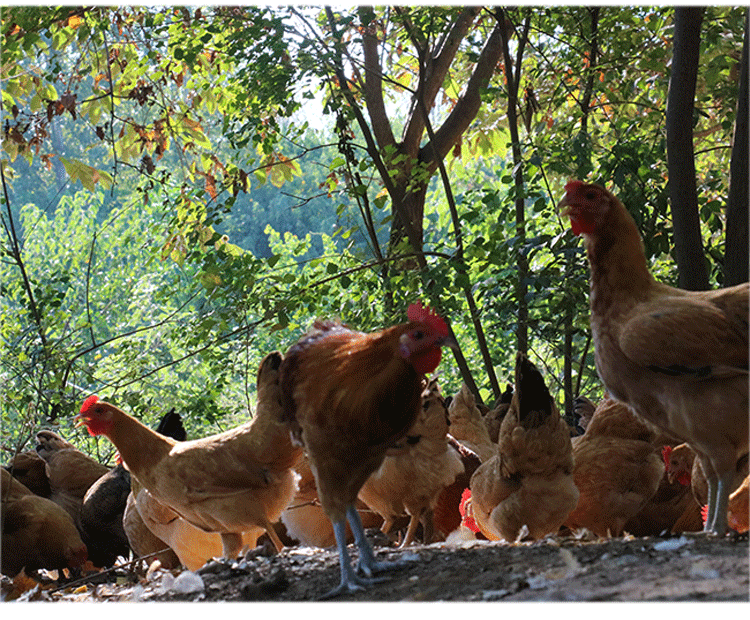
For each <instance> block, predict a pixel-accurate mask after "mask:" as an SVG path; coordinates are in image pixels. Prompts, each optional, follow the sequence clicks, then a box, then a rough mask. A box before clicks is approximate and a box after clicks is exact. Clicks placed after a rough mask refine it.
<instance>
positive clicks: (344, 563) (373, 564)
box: [319, 506, 406, 600]
mask: <svg viewBox="0 0 750 620" xmlns="http://www.w3.org/2000/svg"><path fill="white" fill-rule="evenodd" d="M347 521H348V522H349V527H350V528H351V530H352V533H353V534H354V542H355V543H356V545H357V548H358V549H359V561H358V563H357V570H356V572H355V570H354V569H353V568H352V565H351V559H350V557H349V552H348V551H347V546H346V522H347ZM333 533H334V535H335V536H336V546H337V547H338V552H339V566H340V568H341V582H340V583H339V585H338V586H336V587H335V588H333V590H330V591H329V592H326V593H325V594H324V595H323V596H321V597H320V599H319V600H325V599H330V598H334V597H336V596H339V595H340V594H346V593H348V592H357V591H360V590H364V589H365V586H369V585H373V584H376V583H383V582H384V581H388V578H384V577H374V576H373V575H375V574H376V573H380V572H384V571H387V570H392V569H396V568H401V567H402V566H404V565H405V564H406V563H405V562H378V561H376V560H375V553H374V552H373V550H372V545H371V544H370V541H369V540H367V537H366V536H365V531H364V527H363V526H362V520H361V519H360V516H359V513H358V512H357V510H356V509H355V508H354V506H349V507H348V508H347V510H346V518H345V519H342V520H341V521H335V522H333ZM358 572H361V573H364V575H365V576H364V577H360V576H359V575H357V573H358Z"/></svg>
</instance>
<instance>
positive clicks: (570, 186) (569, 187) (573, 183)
mask: <svg viewBox="0 0 750 620" xmlns="http://www.w3.org/2000/svg"><path fill="white" fill-rule="evenodd" d="M584 185H586V184H585V183H584V182H583V181H578V180H576V179H573V180H570V181H568V183H567V184H566V185H565V191H566V192H573V191H575V190H577V189H580V188H581V187H583V186H584Z"/></svg>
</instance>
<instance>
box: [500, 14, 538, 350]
mask: <svg viewBox="0 0 750 620" xmlns="http://www.w3.org/2000/svg"><path fill="white" fill-rule="evenodd" d="M498 14H499V18H498V19H499V21H503V22H504V20H505V14H504V11H499V12H498ZM530 25H531V15H530V14H529V13H527V15H526V19H525V21H524V26H523V32H521V33H520V34H519V40H518V46H517V48H516V57H515V59H514V58H513V57H512V56H511V52H510V46H509V45H508V39H509V36H508V33H507V32H506V31H505V29H502V30H501V33H502V43H503V63H504V67H505V80H506V83H507V96H508V105H507V114H508V129H509V130H510V139H511V151H512V153H513V169H514V174H513V186H514V192H515V207H516V238H517V245H518V258H517V260H516V266H517V269H518V273H517V274H516V288H515V296H516V303H518V322H517V324H516V346H517V349H518V351H519V352H520V353H522V354H523V355H527V354H528V350H529V303H528V301H527V299H526V295H527V293H528V285H527V284H526V282H527V280H528V277H529V260H528V257H527V256H526V189H525V178H524V166H523V153H522V151H521V140H520V136H519V133H518V120H519V119H518V116H519V115H518V92H519V88H520V84H521V61H522V59H523V51H524V47H525V46H526V41H527V39H528V33H529V27H530Z"/></svg>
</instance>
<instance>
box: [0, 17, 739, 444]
mask: <svg viewBox="0 0 750 620" xmlns="http://www.w3.org/2000/svg"><path fill="white" fill-rule="evenodd" d="M475 13H476V14H475ZM475 13H474V10H473V9H470V8H467V7H446V8H443V9H439V10H437V9H435V8H434V7H384V8H377V9H372V10H370V9H364V8H356V7H355V8H351V9H341V10H339V11H338V12H335V13H334V12H329V13H326V12H325V11H324V10H322V9H320V8H303V7H291V8H290V7H277V8H269V7H252V6H243V7H231V8H224V7H208V8H187V7H94V8H86V9H81V8H73V7H60V8H52V7H41V6H39V7H32V6H29V7H8V8H6V9H4V10H3V15H2V23H1V24H0V31H1V32H2V57H1V67H2V76H1V77H2V80H3V85H4V87H3V92H2V115H3V116H2V121H3V128H4V138H5V139H4V141H3V158H2V174H3V189H4V191H5V192H7V193H6V194H5V195H4V197H3V200H2V209H3V212H2V221H3V225H4V238H3V242H2V245H3V261H2V262H0V277H1V280H0V282H2V284H0V293H1V297H0V315H1V316H2V322H0V379H2V381H3V384H4V392H3V395H2V397H0V398H2V400H1V401H0V409H2V425H3V445H4V446H5V447H6V448H13V447H17V446H19V445H20V444H21V443H23V442H24V441H26V440H27V439H28V437H29V436H30V435H31V434H33V432H34V430H35V429H38V428H39V427H40V426H41V425H44V424H53V425H56V426H59V428H61V429H62V432H63V434H64V435H65V436H67V437H70V436H72V435H73V433H74V431H73V429H72V427H71V422H70V420H71V417H72V415H73V413H74V412H75V411H76V409H77V407H78V406H79V404H80V401H81V399H82V398H83V397H84V396H85V395H86V394H87V393H90V392H93V391H96V392H99V393H100V394H101V395H102V396H103V397H106V398H111V399H113V400H115V401H116V402H118V403H119V404H121V405H123V407H124V408H126V409H127V410H129V411H131V412H133V413H135V414H136V415H137V416H139V417H141V418H142V419H144V420H145V421H146V422H147V423H150V424H152V423H155V422H156V420H157V418H158V417H159V416H160V415H161V414H162V413H164V412H165V411H167V410H168V409H169V408H171V407H173V406H174V407H176V408H177V410H178V411H180V412H181V413H184V414H186V415H185V418H184V419H185V422H186V426H187V428H188V433H189V436H191V437H196V436H200V435H205V434H207V433H209V432H213V431H215V430H218V429H220V428H227V427H229V426H231V425H233V424H235V423H239V422H241V421H244V420H245V419H246V418H247V416H248V415H249V414H250V412H251V411H252V409H253V407H254V402H253V399H254V377H255V372H256V369H257V367H258V364H259V362H260V360H261V359H262V357H263V355H265V353H267V352H269V351H271V350H274V349H279V350H281V351H284V350H285V349H286V348H287V347H288V346H289V345H290V344H291V343H292V342H293V341H294V339H295V338H296V337H297V336H299V334H300V333H302V331H303V330H304V329H305V328H306V327H307V326H308V325H309V323H310V321H311V319H312V318H314V317H316V316H332V315H333V316H339V317H341V318H342V320H344V321H345V322H348V323H350V324H351V325H353V326H356V327H357V328H360V329H363V330H368V329H376V328H379V327H382V326H383V325H386V324H389V323H392V322H397V321H400V320H402V318H403V315H404V308H405V307H406V305H407V304H408V303H409V302H410V301H412V300H414V299H415V298H418V297H419V298H423V299H425V300H429V301H430V302H431V303H433V304H436V305H438V306H439V307H440V309H441V311H442V312H444V313H445V314H446V315H447V316H448V318H449V320H450V322H451V326H452V328H453V329H454V331H455V334H456V336H457V338H458V340H459V342H460V343H461V345H462V351H463V355H464V357H465V359H466V363H467V365H468V367H469V369H470V370H471V373H472V375H473V377H474V379H475V380H476V383H477V385H478V388H479V393H480V395H481V397H482V398H483V399H484V400H486V401H488V402H489V401H491V400H492V399H493V393H492V389H491V386H490V382H489V380H488V370H489V369H488V368H487V367H486V365H485V358H484V356H483V354H482V350H481V347H480V346H479V334H478V331H477V328H478V327H481V328H482V329H483V331H484V333H486V334H487V341H488V353H489V357H490V362H491V365H492V367H493V369H494V372H496V374H497V375H498V377H499V380H500V383H501V384H504V383H505V382H508V381H509V380H510V377H511V374H512V370H513V357H514V355H513V352H514V350H515V348H516V340H515V331H516V324H517V322H518V312H517V311H518V304H517V301H516V300H515V299H514V293H513V291H514V290H515V287H516V284H517V281H518V277H517V276H518V272H517V270H516V265H517V264H518V258H519V256H521V255H523V256H525V257H526V258H527V259H528V264H529V273H528V276H527V281H526V282H525V285H526V288H527V290H528V294H527V302H528V308H529V317H528V325H527V327H528V329H529V332H530V354H531V356H532V359H533V360H534V361H535V362H539V363H541V364H542V366H543V367H544V369H545V371H546V372H545V374H546V376H547V377H548V379H549V380H550V382H551V383H553V384H554V383H555V382H558V383H559V385H560V386H561V387H562V384H563V356H564V355H566V354H567V355H570V356H571V359H572V363H573V365H574V367H575V372H576V375H577V376H576V381H577V383H578V390H577V393H583V394H587V395H589V396H590V397H592V398H596V397H597V396H598V395H599V393H600V387H599V382H598V379H597V378H596V374H595V371H594V368H593V360H592V354H593V348H592V345H591V343H590V339H589V330H588V308H587V286H588V285H587V279H588V273H587V269H586V266H585V259H584V257H583V252H582V248H581V246H580V242H579V240H577V239H574V238H573V237H572V236H571V235H570V233H568V232H567V230H566V226H565V223H564V222H562V221H561V220H560V219H559V217H557V215H556V209H555V204H556V202H557V199H558V198H559V196H560V195H561V193H562V186H563V185H564V183H565V182H566V180H567V179H568V178H569V177H573V176H574V177H579V178H585V179H591V180H594V181H598V182H601V183H603V184H605V185H606V186H607V187H609V188H611V189H613V190H614V191H615V192H616V193H617V194H618V195H619V196H620V197H621V198H622V199H623V201H624V202H625V204H626V205H627V206H628V207H629V209H630V210H631V212H632V213H633V215H634V217H635V219H636V222H637V223H638V225H639V228H640V229H641V231H642V233H643V236H644V241H645V248H646V253H647V256H648V258H649V261H650V264H651V267H652V270H653V271H654V273H655V274H656V276H657V277H659V278H660V279H662V280H664V281H668V282H672V283H674V282H676V279H677V278H676V273H675V268H674V261H673V251H674V240H673V234H672V225H671V221H670V218H669V211H668V196H667V193H666V164H665V162H666V160H665V135H664V128H663V125H664V109H665V105H666V95H667V87H668V81H669V62H670V58H671V49H670V43H671V23H672V15H673V9H671V8H655V7H647V6H638V7H619V6H609V7H602V8H601V9H600V10H599V12H598V14H597V22H596V23H597V28H596V37H595V38H596V40H595V41H592V37H593V35H592V23H593V16H594V13H592V7H562V6H561V7H536V8H535V9H534V10H533V11H529V10H528V8H523V7H522V8H517V9H508V10H504V11H503V12H502V15H503V16H504V20H505V21H504V22H503V23H502V27H503V28H504V33H505V34H504V36H506V37H508V41H509V51H510V52H511V53H512V54H514V53H515V52H516V51H517V41H518V37H519V32H520V28H521V24H522V23H523V20H524V19H525V18H526V16H527V15H528V16H529V24H530V27H529V36H528V41H527V45H526V48H525V50H524V54H523V60H522V62H523V65H522V71H521V73H520V75H521V82H520V84H519V86H520V89H519V93H521V94H522V95H523V96H522V97H521V100H520V101H519V103H518V110H517V111H518V116H519V120H520V121H521V123H522V125H520V126H519V129H520V136H519V142H518V144H516V147H518V149H519V150H520V155H521V159H522V165H523V172H524V177H523V178H524V182H523V184H522V186H521V187H518V186H517V185H516V184H515V182H514V175H515V171H516V169H515V168H514V165H513V163H512V161H513V160H512V157H511V150H512V147H513V144H512V140H511V137H510V136H511V133H510V131H509V126H508V118H507V116H506V112H505V110H506V107H507V106H506V97H507V80H506V75H505V68H504V67H502V62H501V63H500V64H499V66H500V68H499V69H498V70H496V71H495V72H494V74H493V75H492V77H491V79H489V81H488V83H487V84H486V85H485V86H484V87H483V88H481V89H480V90H479V96H480V99H481V105H480V106H479V108H478V110H477V111H476V113H475V116H473V117H472V120H471V123H470V124H467V126H466V128H465V129H464V130H463V131H462V132H461V133H460V135H459V136H458V138H457V140H456V142H455V143H452V144H451V146H450V148H449V149H448V150H447V151H446V152H445V154H444V155H443V156H442V157H441V158H439V160H435V159H432V151H428V149H427V145H428V144H429V142H430V140H429V135H428V133H427V130H426V128H423V133H421V134H419V136H420V137H419V138H418V139H417V140H415V144H416V146H415V149H416V150H414V151H409V152H407V150H406V149H405V148H404V145H405V144H406V143H407V142H408V140H409V139H410V138H409V135H408V134H409V132H410V131H415V132H416V129H415V127H417V128H418V125H419V123H417V122H416V121H415V120H414V119H417V120H418V119H419V118H420V117H419V116H418V112H419V104H418V102H419V100H418V94H419V92H420V88H421V87H423V86H424V84H425V80H426V77H425V76H426V75H427V74H426V73H425V67H426V64H425V63H426V62H428V60H427V59H428V58H431V57H432V58H437V57H439V51H440V50H441V49H442V48H441V45H443V44H445V43H446V41H448V39H449V37H448V36H447V35H446V33H447V32H448V31H449V30H450V29H451V28H454V27H456V25H457V24H460V23H461V20H466V21H467V23H468V22H470V25H469V26H468V27H467V29H466V36H465V37H464V38H462V39H461V45H460V46H459V49H457V51H456V54H455V57H452V62H451V64H450V66H449V67H448V68H447V69H446V72H445V78H444V80H442V81H441V83H440V84H439V85H438V86H439V88H438V90H437V91H436V93H435V96H434V100H433V101H432V103H430V116H429V119H430V124H431V125H432V126H434V128H435V131H437V132H439V130H440V128H441V126H442V125H443V124H444V123H445V121H446V119H450V118H451V114H452V113H455V111H456V110H457V109H459V110H461V108H460V106H462V105H464V103H462V102H463V101H464V98H463V96H462V95H463V93H464V91H465V89H466V88H467V84H468V83H469V82H470V80H471V76H472V75H473V72H474V71H475V67H476V66H477V65H478V64H479V63H478V59H479V58H480V57H481V55H482V53H484V52H483V50H484V48H485V44H486V43H487V41H488V40H489V38H490V37H491V36H493V33H495V32H496V31H497V28H498V21H497V19H498V15H500V13H499V12H495V11H488V10H484V9H481V10H480V9H479V8H477V9H476V11H475ZM742 22H743V12H742V10H740V9H738V8H736V7H724V6H720V7H707V9H706V16H705V19H704V22H703V23H704V26H703V28H704V30H703V32H702V48H701V66H700V67H699V84H698V94H697V98H696V113H695V117H694V131H695V144H696V147H695V148H696V166H697V170H698V177H699V178H698V195H699V207H700V216H701V226H702V233H703V239H704V243H705V244H706V250H707V256H706V260H707V261H708V263H709V265H710V273H711V278H712V284H715V285H720V284H721V273H722V261H723V254H724V239H725V221H726V220H725V216H724V212H723V207H722V205H723V204H724V203H725V200H724V197H725V196H726V194H727V181H728V179H727V175H726V170H728V161H729V156H730V149H729V145H730V143H731V136H732V130H733V126H734V116H735V108H736V79H735V77H733V76H735V73H736V71H737V62H738V60H739V52H740V50H741V46H742V32H743V30H742V25H743V24H742ZM371 36H377V37H378V41H379V42H380V47H378V48H377V49H378V52H379V56H378V58H379V60H380V62H381V64H380V65H379V67H380V70H381V75H380V76H379V78H380V80H379V81H380V83H381V86H382V95H383V98H384V100H383V101H384V103H383V110H384V111H385V113H386V114H387V117H388V121H389V126H390V131H391V132H392V133H393V136H394V139H393V142H392V143H391V144H381V143H379V142H378V140H379V139H380V138H378V139H375V138H372V136H370V137H369V139H368V132H370V133H373V132H374V133H375V134H376V135H378V131H379V130H378V129H377V127H376V126H377V121H373V119H372V117H370V116H368V113H369V112H368V110H372V107H370V108H368V101H367V96H368V94H371V92H372V91H368V90H367V84H366V80H365V79H364V75H365V71H364V64H363V63H365V62H366V61H368V59H371V57H370V56H368V55H367V54H369V53H371V49H370V51H367V50H366V48H365V45H366V44H367V42H368V37H371ZM592 45H593V47H592ZM592 49H596V54H595V57H594V58H593V60H592V57H591V50H592ZM432 52H435V54H434V56H430V53H432ZM586 102H588V103H586ZM321 111H322V112H321ZM381 129H382V127H381ZM395 136H401V137H402V138H396V137H395ZM381 138H382V136H381ZM420 149H421V150H420ZM441 164H444V166H445V169H446V171H447V173H448V180H449V184H448V185H447V186H446V185H445V184H444V183H443V182H442V181H441V179H440V175H439V168H440V165H441ZM389 183H395V184H396V186H398V183H402V185H401V186H398V187H402V189H403V191H404V195H406V194H408V193H409V192H413V193H415V194H420V193H421V194H420V195H421V197H422V199H423V201H422V206H423V209H424V210H423V212H422V213H420V214H419V224H420V227H421V229H422V231H423V236H422V239H421V247H417V248H415V247H414V246H413V245H410V244H408V243H405V242H404V240H403V239H402V240H401V242H399V241H398V239H396V241H395V242H394V238H393V237H392V229H393V227H394V226H395V224H396V223H397V220H398V217H399V214H400V213H401V211H400V210H399V208H398V205H397V202H398V192H395V193H394V192H393V191H392V187H391V188H390V189H389ZM399 191H400V190H399ZM449 197H452V198H453V200H450V199H449ZM516 199H522V200H523V205H524V208H525V214H526V222H525V231H524V235H523V236H521V235H519V231H518V230H517V225H516V219H515V205H514V203H515V201H516ZM407 206H408V205H407ZM389 244H391V247H390V248H389V247H388V246H389ZM415 250H416V251H417V252H416V253H417V254H420V256H421V259H420V260H421V262H420V263H419V266H418V268H413V267H415V264H416V263H414V253H415ZM407 264H408V265H410V266H411V267H412V268H409V269H406V268H403V267H404V265H407ZM472 301H473V302H475V303H476V312H475V313H474V314H475V315H476V316H472V312H471V310H470V308H471V306H470V305H469V304H470V303H471V302H472ZM565 317H568V318H569V319H570V321H571V323H570V326H569V328H570V329H571V332H570V337H571V339H572V341H571V348H570V351H569V352H568V353H566V352H565V348H564V346H563V331H564V329H568V327H566V326H565V324H564V322H565V321H566V320H567V319H566V318H565ZM472 319H473V320H472ZM441 371H442V372H443V377H442V380H441V382H442V384H443V390H444V393H446V394H450V393H453V392H455V391H456V390H457V389H458V387H459V386H460V381H461V379H462V377H461V373H460V372H459V371H458V370H457V368H456V367H455V365H454V364H452V363H450V360H447V363H446V362H444V363H443V365H442V366H441ZM503 387H504V385H503ZM553 392H555V390H554V389H553ZM562 399H563V397H562V395H560V400H561V401H562ZM76 441H77V442H79V443H80V444H81V445H82V446H85V447H86V448H87V449H88V450H89V451H97V454H99V456H100V457H101V458H103V459H105V458H107V457H108V456H110V450H109V449H108V447H107V445H106V443H104V444H103V445H99V444H98V443H94V440H90V439H88V438H84V437H83V436H82V435H80V434H79V435H77V436H76Z"/></svg>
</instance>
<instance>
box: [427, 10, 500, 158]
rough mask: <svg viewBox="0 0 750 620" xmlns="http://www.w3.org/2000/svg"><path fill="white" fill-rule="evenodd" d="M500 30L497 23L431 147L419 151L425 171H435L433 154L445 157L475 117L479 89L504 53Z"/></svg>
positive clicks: (486, 82) (477, 107) (479, 96)
mask: <svg viewBox="0 0 750 620" xmlns="http://www.w3.org/2000/svg"><path fill="white" fill-rule="evenodd" d="M503 28H504V26H503V24H502V22H499V21H498V23H497V24H496V26H495V28H494V29H493V30H492V33H491V34H490V36H489V38H488V39H487V43H486V44H485V46H484V48H483V49H482V52H481V54H480V55H479V59H478V60H477V64H476V66H475V67H474V72H473V73H472V74H471V77H470V78H469V82H468V83H467V84H466V90H465V91H464V93H463V95H461V97H460V99H459V100H458V102H457V103H456V105H455V106H454V107H453V110H451V113H450V114H449V115H448V118H446V119H445V121H444V122H443V124H442V125H441V126H440V128H439V129H438V130H437V131H436V132H435V137H434V144H432V145H430V144H428V145H425V146H424V147H423V148H422V149H421V151H422V153H421V155H422V154H423V155H422V160H423V161H427V162H429V167H428V170H430V171H434V170H435V168H437V165H438V164H437V159H436V157H435V156H434V154H433V153H437V155H438V156H439V158H441V159H442V158H443V157H445V156H446V155H447V153H448V151H450V149H451V148H452V147H453V145H454V144H455V143H456V141H457V140H458V139H459V138H460V137H461V135H462V134H463V132H464V131H466V129H467V128H468V126H469V125H470V124H471V122H472V121H473V120H474V118H475V117H476V115H477V112H478V111H479V106H480V105H481V103H482V98H481V92H482V89H484V88H486V87H487V84H488V83H489V81H490V78H491V77H492V75H493V74H494V73H495V67H496V66H497V63H498V61H499V60H500V58H501V56H502V53H503V47H502V32H503ZM433 149H434V150H433Z"/></svg>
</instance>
